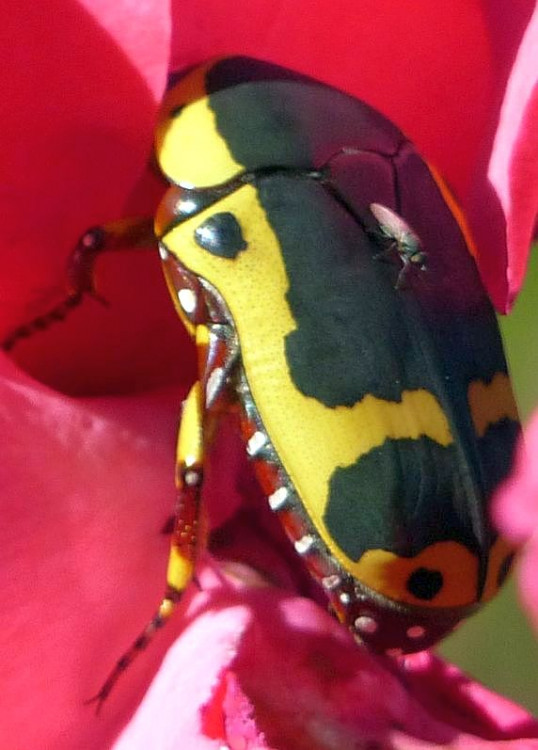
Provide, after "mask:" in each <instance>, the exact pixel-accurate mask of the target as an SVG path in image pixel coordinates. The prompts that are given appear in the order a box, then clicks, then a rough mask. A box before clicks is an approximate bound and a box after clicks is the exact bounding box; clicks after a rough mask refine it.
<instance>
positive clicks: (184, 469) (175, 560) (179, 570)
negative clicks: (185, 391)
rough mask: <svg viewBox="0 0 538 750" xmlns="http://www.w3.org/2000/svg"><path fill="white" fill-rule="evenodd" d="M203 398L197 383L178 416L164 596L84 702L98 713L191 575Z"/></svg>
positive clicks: (196, 549) (197, 527) (201, 454)
mask: <svg viewBox="0 0 538 750" xmlns="http://www.w3.org/2000/svg"><path fill="white" fill-rule="evenodd" d="M203 410H204V407H203V399H202V389H201V387H200V383H199V382H197V383H195V384H194V385H193V386H192V388H191V390H190V392H189V395H188V396H187V398H186V400H185V402H184V405H183V412H182V416H181V424H180V428H179V435H178V444H177V469H176V484H177V506H176V515H175V521H174V529H173V532H172V538H171V543H170V554H169V558H168V570H167V574H166V590H165V594H164V597H163V599H162V601H161V603H160V605H159V607H158V609H157V611H156V612H155V614H154V615H153V617H152V618H151V620H150V621H149V622H148V624H147V625H146V627H145V628H144V630H143V631H142V632H141V633H140V635H139V636H138V638H137V639H136V640H135V641H134V642H133V643H132V645H131V646H130V648H129V649H128V650H127V651H126V652H125V653H124V654H123V655H122V656H121V658H120V659H119V660H118V661H117V662H116V665H115V667H114V668H113V669H112V671H111V672H110V674H109V676H108V677H107V679H106V680H105V682H104V683H103V685H102V687H101V688H100V690H99V692H98V693H97V694H96V695H95V696H93V697H92V698H90V700H89V701H87V703H96V704H97V709H96V710H97V713H99V711H100V709H101V707H102V705H103V703H104V702H105V701H106V699H107V698H108V696H109V695H110V693H111V692H112V690H113V688H114V686H115V685H116V683H117V681H118V680H119V678H120V677H121V675H122V673H123V672H125V670H126V669H128V667H129V666H130V665H131V664H132V662H133V661H134V660H135V659H136V657H137V656H138V654H139V653H140V652H141V651H143V650H144V649H145V648H146V647H147V646H148V644H149V643H150V642H151V641H152V640H153V637H154V635H155V633H156V632H157V631H158V630H159V629H160V628H162V626H163V625H164V624H165V623H166V621H167V620H168V619H169V618H170V616H171V615H172V614H173V612H174V611H175V609H176V607H177V604H178V603H179V601H180V599H181V596H182V594H183V592H184V591H185V589H186V588H187V586H188V585H189V583H190V582H191V580H192V579H193V575H194V568H195V565H196V559H197V557H198V552H199V548H200V546H201V540H200V507H201V503H200V494H201V486H202V477H203V460H204V439H203V429H202V421H203Z"/></svg>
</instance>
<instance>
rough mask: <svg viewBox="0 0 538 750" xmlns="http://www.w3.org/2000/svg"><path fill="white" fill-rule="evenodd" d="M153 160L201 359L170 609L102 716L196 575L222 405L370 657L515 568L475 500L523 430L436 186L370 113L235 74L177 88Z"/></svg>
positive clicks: (166, 259)
mask: <svg viewBox="0 0 538 750" xmlns="http://www.w3.org/2000/svg"><path fill="white" fill-rule="evenodd" d="M156 153H157V159H158V162H159V164H160V167H161V169H162V171H163V173H164V174H165V176H166V177H167V179H168V180H169V181H170V183H171V187H170V189H169V190H168V192H167V194H166V196H165V197H164V199H163V202H162V204H161V207H160V209H159V211H158V214H157V218H156V222H155V231H156V235H157V237H158V239H159V243H160V253H161V257H162V261H163V265H164V270H165V275H166V279H167V282H168V286H169V288H170V292H171V294H172V297H173V299H174V302H175V305H176V307H177V311H178V313H179V315H180V317H181V319H182V320H183V322H184V324H185V326H186V327H187V329H188V330H189V332H190V333H191V334H192V336H193V338H194V339H195V341H196V344H197V347H198V349H199V361H200V363H201V364H200V369H199V380H198V382H197V383H196V384H195V385H194V386H193V388H192V390H191V392H190V394H189V396H188V398H187V400H186V403H185V405H184V410H183V418H182V423H181V428H180V436H179V442H178V489H179V497H180V503H179V511H178V515H177V518H176V522H175V529H174V532H173V537H172V546H171V555H170V562H169V569H168V581H167V592H166V595H165V598H164V600H163V602H162V604H161V607H160V609H159V611H158V613H157V614H156V616H155V618H154V619H153V620H152V622H151V623H150V624H149V625H148V627H147V628H146V630H145V631H144V633H143V634H142V635H141V637H140V638H139V639H138V641H137V642H136V643H135V644H134V646H133V647H132V649H131V651H129V652H128V653H127V654H126V657H124V659H123V660H122V661H121V662H120V663H119V664H118V666H117V667H116V669H115V671H114V672H113V673H112V675H111V677H110V678H109V680H108V681H107V683H106V684H105V685H104V687H103V689H102V690H101V691H100V693H99V695H98V699H99V700H100V701H102V700H103V699H104V698H106V696H107V694H108V693H109V691H110V689H111V687H112V685H113V684H114V682H115V680H116V678H117V676H118V674H119V672H120V671H121V670H122V669H124V668H125V666H126V664H127V663H128V662H129V661H130V660H131V658H132V657H133V656H134V653H135V652H136V651H137V650H139V649H140V648H143V647H144V646H145V645H146V643H147V641H148V640H149V638H150V637H151V634H152V632H153V631H154V630H155V628H157V627H159V626H160V625H161V624H162V623H163V622H164V620H165V619H166V618H167V617H168V616H169V614H170V613H171V611H172V610H173V609H174V607H175V605H176V603H177V601H178V600H179V598H180V596H181V592H182V591H184V589H185V587H186V586H187V584H188V583H189V581H190V580H191V578H192V575H193V570H194V566H195V563H196V552H195V550H196V528H197V519H198V515H199V494H200V484H201V478H202V467H203V461H204V435H206V434H207V433H208V431H210V430H209V426H210V425H211V423H212V421H214V420H215V419H218V414H219V412H221V411H222V409H223V408H225V409H226V408H228V407H230V408H231V407H232V406H233V405H237V404H238V405H239V406H240V408H241V413H242V433H243V436H244V441H245V444H246V450H247V452H248V454H249V456H250V458H251V459H252V462H253V464H254V467H255V469H256V472H257V475H258V477H259V479H260V482H261V484H262V487H263V489H264V491H265V493H266V494H267V497H268V500H269V504H270V506H271V508H272V509H273V510H274V511H275V512H276V513H277V514H278V516H279V518H280V519H281V521H282V523H283V524H284V527H285V529H286V531H287V533H288V535H289V536H290V538H291V540H292V542H293V544H294V545H295V549H296V550H297V552H298V554H299V555H300V556H301V557H302V559H303V560H304V562H305V563H306V565H307V567H308V568H309V570H310V571H311V573H312V574H313V576H314V577H315V578H316V579H317V580H318V581H319V582H320V584H321V586H322V587H323V588H324V589H325V591H326V593H327V597H328V600H329V602H330V604H331V606H332V608H333V610H334V611H335V613H336V614H337V616H338V618H339V619H340V620H341V622H342V623H344V624H345V625H346V626H347V627H348V628H349V629H350V630H351V631H352V632H353V634H354V635H355V636H356V638H357V639H358V640H359V641H361V642H364V643H366V644H367V645H368V646H370V647H371V648H373V649H374V650H376V651H379V652H383V653H388V654H400V653H407V652H413V651H418V650H422V649H424V648H427V647H428V646H431V645H432V644H434V643H435V642H436V641H437V640H439V639H440V638H441V637H442V636H444V635H445V634H446V633H447V632H449V631H450V630H451V629H453V628H454V626H455V625H456V624H457V623H458V622H459V621H460V620H461V619H462V618H464V617H466V616H467V615H469V614H470V613H471V612H472V611H473V610H475V609H476V608H477V606H479V605H480V604H481V603H482V602H483V601H485V600H487V599H489V598H490V597H491V596H492V595H493V594H494V593H495V592H496V590H497V588H498V586H499V585H500V583H501V582H502V580H503V579H504V577H505V576H506V573H507V571H508V569H509V567H510V561H511V558H512V551H511V550H510V548H509V547H508V545H507V544H506V543H505V542H504V541H503V540H502V539H501V538H499V537H498V536H497V535H496V533H495V532H494V531H493V529H492V528H491V526H490V523H489V520H488V502H489V499H490V497H491V494H492V492H493V490H494V489H495V487H496V486H497V484H498V483H499V482H500V481H501V480H502V479H503V478H504V477H505V476H506V474H507V472H508V470H509V467H510V463H511V459H512V452H513V447H514V443H515V440H516V438H517V435H518V430H519V428H518V420H517V410H516V407H515V404H514V400H513V397H512V392H511V388H510V383H509V379H508V375H507V369H506V364H505V359H504V355H503V351H502V345H501V341H500V337H499V333H498V329H497V324H496V320H495V316H494V313H493V311H492V308H491V306H490V303H489V301H488V299H487V297H486V294H485V291H484V289H483V287H482V284H481V282H480V279H479V276H478V273H477V270H476V267H475V262H474V260H473V257H472V254H473V245H472V242H471V240H470V238H469V234H468V231H467V230H466V227H465V224H464V222H463V219H462V217H461V213H460V212H459V210H458V208H457V206H456V204H455V202H454V200H453V199H452V198H451V196H450V193H449V191H448V190H447V188H446V186H445V185H444V184H443V182H442V181H441V180H440V178H439V177H438V176H437V175H436V173H435V172H434V171H433V170H432V169H431V168H430V167H429V166H428V165H427V164H426V162H425V161H424V160H423V159H422V158H421V157H420V156H419V155H418V153H417V151H416V150H415V148H414V147H413V145H412V144H411V143H410V142H409V141H408V140H407V139H406V138H405V137H404V136H403V135H402V133H401V132H400V131H399V130H398V129H397V128H396V127H395V126H394V125H392V124H391V123H390V122H389V121H388V120H387V119H386V118H384V117H383V116H382V115H380V114H379V113H378V112H376V111H374V110H373V109H372V108H371V107H369V106H368V105H366V104H365V103H363V102H361V101H358V100H356V99H354V98H352V97H350V96H347V95H345V94H343V93H341V92H340V91H337V90H335V89H333V88H330V87H328V86H326V85H323V84H321V83H318V82H316V81H313V80H311V79H308V78H306V77H304V76H301V75H297V74H295V73H292V72H290V71H288V70H284V69H282V68H279V67H276V66H274V65H271V64H267V63H263V62H259V61H254V60H251V59H246V58H229V59H224V60H219V61H216V62H215V61H213V62H210V63H208V64H207V65H204V66H201V67H197V68H195V69H193V70H191V71H190V72H188V73H187V74H186V75H184V76H183V77H180V78H178V79H176V81H175V82H174V83H173V85H172V86H171V88H170V90H169V92H168V94H167V96H166V99H165V102H164V105H163V110H162V116H161V119H160V122H159V125H158V129H157V137H156ZM104 236H105V246H106V227H105V233H104ZM88 237H89V240H90V241H89V243H88ZM101 239H102V236H101V235H100V236H99V237H97V235H95V242H96V243H97V242H100V241H101ZM91 240H92V234H91V233H90V234H89V235H86V239H85V242H86V243H87V244H89V245H91ZM96 249H97V250H98V249H99V248H93V250H94V251H95V250H96ZM404 271H405V274H404V273H403V272H404Z"/></svg>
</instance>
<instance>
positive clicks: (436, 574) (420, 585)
mask: <svg viewBox="0 0 538 750" xmlns="http://www.w3.org/2000/svg"><path fill="white" fill-rule="evenodd" d="M406 588H407V590H408V591H409V593H410V594H412V595H413V596H415V597H416V598H417V599H422V600H423V601H426V602H430V601H431V600H432V599H433V598H434V597H436V596H437V594H438V593H439V592H440V591H441V589H442V588H443V576H442V574H441V572H440V571H438V570H429V569H428V568H417V569H416V570H414V571H413V572H412V573H411V575H410V576H409V578H408V579H407V584H406Z"/></svg>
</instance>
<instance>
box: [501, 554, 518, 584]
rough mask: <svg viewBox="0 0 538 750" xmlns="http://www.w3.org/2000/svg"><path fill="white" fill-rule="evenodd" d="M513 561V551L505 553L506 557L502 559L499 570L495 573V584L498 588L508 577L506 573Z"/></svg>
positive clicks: (508, 571)
mask: <svg viewBox="0 0 538 750" xmlns="http://www.w3.org/2000/svg"><path fill="white" fill-rule="evenodd" d="M513 562H514V553H513V552H511V553H510V554H509V555H506V557H505V558H504V560H503V561H502V565H501V567H500V568H499V572H498V574H497V586H498V587H499V588H500V587H501V586H502V585H503V583H504V582H505V581H506V579H507V577H508V573H510V568H511V567H512V563H513Z"/></svg>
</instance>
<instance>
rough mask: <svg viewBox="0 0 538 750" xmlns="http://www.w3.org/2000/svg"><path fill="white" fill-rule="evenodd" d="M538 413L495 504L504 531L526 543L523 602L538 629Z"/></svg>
mask: <svg viewBox="0 0 538 750" xmlns="http://www.w3.org/2000/svg"><path fill="white" fill-rule="evenodd" d="M536 455H538V414H537V415H535V416H534V418H533V419H532V421H531V423H530V425H529V426H528V427H527V429H526V431H525V445H523V444H521V445H520V446H519V450H518V455H517V460H516V465H515V470H514V473H513V475H512V477H511V479H509V480H508V482H506V484H505V485H504V487H503V488H502V489H501V491H500V492H499V494H498V497H497V501H496V506H495V508H494V511H495V518H496V521H497V525H498V526H499V528H500V529H501V530H502V532H503V534H504V535H505V536H506V537H507V538H508V539H510V540H512V541H513V542H514V543H515V544H518V545H521V546H522V547H523V549H522V552H521V553H520V559H519V565H518V568H517V575H518V581H519V588H520V593H521V597H522V599H523V603H524V605H525V607H526V609H527V611H528V612H529V614H530V616H531V619H532V622H533V624H534V627H535V628H537V629H538V575H537V571H538V466H537V464H536V461H535V459H534V457H535V456H536Z"/></svg>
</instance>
